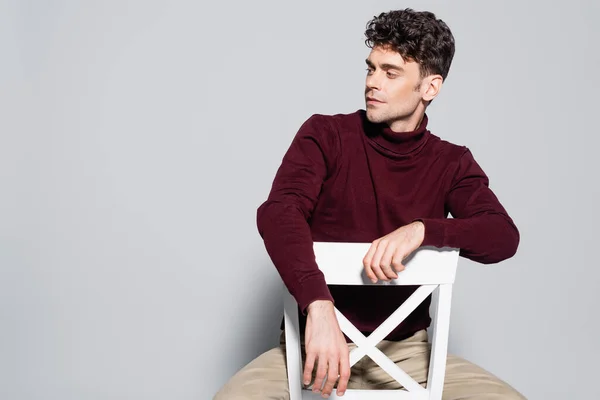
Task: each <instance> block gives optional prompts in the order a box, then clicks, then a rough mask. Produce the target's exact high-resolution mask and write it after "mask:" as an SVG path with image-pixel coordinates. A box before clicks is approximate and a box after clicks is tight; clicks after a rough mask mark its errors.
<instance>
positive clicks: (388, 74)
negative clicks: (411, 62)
mask: <svg viewBox="0 0 600 400" xmlns="http://www.w3.org/2000/svg"><path fill="white" fill-rule="evenodd" d="M387 76H388V78H392V79H394V78H397V77H398V75H396V74H392V73H391V72H388V73H387Z"/></svg>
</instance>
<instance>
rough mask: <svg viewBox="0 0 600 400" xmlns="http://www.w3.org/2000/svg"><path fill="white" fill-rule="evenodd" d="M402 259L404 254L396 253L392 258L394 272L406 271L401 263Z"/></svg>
mask: <svg viewBox="0 0 600 400" xmlns="http://www.w3.org/2000/svg"><path fill="white" fill-rule="evenodd" d="M404 258H405V257H404V254H403V253H402V252H400V251H396V253H395V254H394V257H393V258H392V268H394V270H395V271H397V272H401V271H404V270H405V269H406V267H405V266H404V264H403V263H402V261H404Z"/></svg>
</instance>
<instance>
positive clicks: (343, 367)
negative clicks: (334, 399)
mask: <svg viewBox="0 0 600 400" xmlns="http://www.w3.org/2000/svg"><path fill="white" fill-rule="evenodd" d="M339 372H340V379H339V381H338V386H337V391H336V394H337V395H338V396H342V395H343V394H344V392H345V391H346V388H347V387H348V380H349V379H350V355H349V354H348V353H345V354H343V355H342V356H341V357H340V371H339Z"/></svg>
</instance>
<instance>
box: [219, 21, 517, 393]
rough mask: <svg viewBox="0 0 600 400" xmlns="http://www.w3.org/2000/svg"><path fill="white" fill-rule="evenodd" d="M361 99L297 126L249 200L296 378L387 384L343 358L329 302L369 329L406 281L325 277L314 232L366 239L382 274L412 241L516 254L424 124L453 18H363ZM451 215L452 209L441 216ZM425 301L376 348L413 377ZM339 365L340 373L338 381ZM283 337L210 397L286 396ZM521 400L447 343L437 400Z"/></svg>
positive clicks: (327, 385)
mask: <svg viewBox="0 0 600 400" xmlns="http://www.w3.org/2000/svg"><path fill="white" fill-rule="evenodd" d="M365 34H366V37H367V39H366V44H367V46H368V47H370V48H371V52H370V54H369V56H368V58H367V60H366V63H367V77H366V87H365V100H366V107H365V108H366V110H358V111H356V112H354V113H352V114H337V115H331V116H326V115H318V114H315V115H313V116H311V117H310V118H309V119H308V120H307V121H306V122H305V123H304V124H303V125H302V126H301V128H300V130H299V131H298V133H297V135H296V136H295V138H294V140H293V142H292V144H291V146H290V148H289V150H288V151H287V153H286V154H285V156H284V158H283V161H282V163H281V166H280V168H279V170H278V172H277V174H276V176H275V180H274V182H273V187H272V190H271V192H270V194H269V197H268V199H267V201H266V202H265V203H264V204H262V205H261V206H260V208H259V209H258V216H257V222H258V229H259V232H260V234H261V236H262V238H263V239H264V242H265V246H266V249H267V251H268V253H269V255H270V257H271V259H272V261H273V263H274V264H275V267H276V268H277V270H278V271H279V273H280V275H281V277H282V279H283V282H284V283H285V285H286V286H287V288H288V289H289V291H290V293H291V294H292V295H293V296H294V297H295V299H296V301H297V302H298V305H299V309H300V311H301V317H302V319H301V329H303V330H304V338H303V339H304V346H303V359H304V383H305V384H308V383H310V382H313V387H314V388H315V389H313V390H316V391H318V388H321V386H322V385H324V386H323V389H322V391H321V395H322V397H324V398H327V397H328V396H329V395H330V394H331V392H332V390H333V389H334V386H335V387H336V388H337V390H336V393H337V394H338V395H343V393H344V391H345V390H346V389H347V388H361V389H367V388H369V389H377V388H381V389H394V388H398V387H399V384H398V383H397V382H396V381H395V380H393V379H392V378H391V377H389V376H388V375H387V373H385V372H384V371H383V370H381V368H380V367H379V366H378V365H377V364H375V363H374V362H373V361H372V360H370V359H369V358H368V357H364V358H363V359H362V360H361V361H359V362H358V363H357V364H356V365H355V366H353V367H352V369H351V370H350V368H349V356H348V353H349V350H350V349H352V348H353V347H354V346H355V345H354V344H353V343H348V342H349V339H348V338H347V337H345V335H344V334H343V333H342V332H341V330H340V328H339V325H338V322H337V319H336V316H335V313H334V307H333V306H334V302H335V305H336V306H337V307H338V309H339V310H340V311H341V312H342V313H343V314H344V315H346V316H347V318H348V319H349V320H350V321H351V322H352V323H353V324H354V325H355V326H356V327H357V328H358V329H359V330H360V331H362V332H363V333H365V334H369V333H370V332H372V331H373V330H374V329H375V328H376V327H377V326H378V325H379V324H380V323H381V322H382V321H384V320H385V319H386V318H387V317H388V316H389V315H390V314H391V313H392V312H393V311H394V310H395V309H396V308H397V307H398V306H399V305H400V304H401V303H402V302H403V301H404V300H406V299H407V298H408V297H409V296H410V294H411V293H412V292H413V291H414V290H415V288H414V287H399V286H395V287H382V286H360V287H356V286H331V287H328V286H327V285H326V283H325V280H324V277H323V274H322V273H321V272H320V270H319V269H318V267H317V265H316V263H315V257H314V252H313V247H312V246H313V242H314V241H323V242H372V245H371V248H370V250H369V251H368V253H367V254H366V255H365V257H364V260H363V263H364V267H365V270H366V274H367V276H368V277H369V278H371V280H372V281H373V282H376V281H377V280H385V281H389V280H390V279H391V278H396V277H397V272H400V271H402V269H403V268H404V267H403V265H402V262H403V260H404V259H405V258H406V257H407V256H408V255H410V254H411V253H412V252H413V251H414V250H416V249H417V248H419V247H420V246H425V245H430V246H436V247H445V246H448V247H454V248H460V254H461V255H462V256H463V257H466V258H469V259H471V260H475V261H478V262H481V263H497V262H500V261H502V260H505V259H507V258H509V257H511V256H513V255H514V254H515V252H516V250H517V247H518V244H519V232H518V230H517V228H516V226H515V224H514V223H513V221H512V219H511V218H510V216H509V215H508V214H507V212H506V210H505V209H504V208H503V206H502V205H501V204H500V202H499V201H498V199H497V197H496V196H495V195H494V193H493V192H492V191H491V190H490V189H489V187H488V178H487V176H486V175H485V173H484V172H483V171H482V169H481V168H480V167H479V165H478V164H477V162H476V161H475V160H474V158H473V155H472V154H471V152H470V151H469V150H468V149H467V148H466V147H464V146H458V145H454V144H452V143H449V142H447V141H444V140H441V139H440V138H439V137H437V136H435V135H433V134H432V133H431V132H429V131H428V130H427V121H428V117H427V115H426V114H425V110H426V108H427V106H428V104H429V103H430V102H431V101H432V100H433V99H434V98H435V97H436V96H437V94H438V93H439V91H440V89H441V87H442V84H443V82H444V80H445V79H446V76H447V74H448V70H449V68H450V64H451V61H452V58H453V56H454V38H453V36H452V33H451V32H450V29H449V28H448V26H447V25H446V24H445V23H444V22H443V21H441V20H439V19H436V17H435V15H434V14H432V13H430V12H415V11H413V10H411V9H406V10H401V11H390V12H389V13H382V14H380V15H379V16H377V17H375V18H374V19H373V20H371V21H370V22H369V24H368V26H367V30H366V33H365ZM449 213H451V214H452V216H453V218H451V219H448V218H447V216H448V214H449ZM429 304H430V299H428V301H426V302H424V303H423V304H422V305H421V306H419V307H418V308H417V309H416V310H415V311H413V313H412V314H411V316H410V317H409V318H407V319H406V320H405V321H404V322H403V323H402V324H401V325H400V326H399V327H398V328H397V329H396V330H394V331H393V332H392V333H390V335H389V336H388V337H386V340H384V341H383V342H381V343H380V344H379V345H378V347H379V348H380V349H381V350H382V351H383V352H384V353H385V354H386V355H388V356H389V357H390V358H392V360H393V361H394V362H396V363H397V364H398V365H399V366H400V367H401V368H402V369H403V370H405V371H406V372H407V373H409V374H410V375H411V376H412V377H413V378H414V379H416V380H417V381H418V382H420V383H425V382H426V380H427V369H428V360H429V350H430V349H429V347H428V344H427V332H426V328H427V327H428V326H429V324H430V322H431V319H430V317H429ZM338 376H339V380H338ZM287 390H288V384H287V377H286V369H285V345H284V337H283V334H282V340H281V346H280V347H277V348H275V349H272V350H270V351H268V352H266V353H264V354H262V355H261V356H259V357H258V358H256V359H255V360H254V361H252V362H251V363H250V364H248V365H247V366H246V367H244V368H243V369H242V370H240V371H239V372H238V373H237V374H236V375H235V376H234V377H232V378H231V379H230V381H229V382H227V384H226V385H225V386H224V387H223V388H222V389H221V390H220V391H219V393H217V395H216V397H215V398H216V399H227V400H236V399H287V398H289V394H288V391H287ZM467 397H468V398H469V399H492V398H498V399H500V398H502V399H522V398H523V396H522V395H520V394H519V393H518V392H516V391H515V390H514V389H513V388H511V387H510V386H509V385H508V384H506V383H505V382H503V381H501V380H500V379H498V378H497V377H495V376H493V375H492V374H490V373H489V372H487V371H485V370H483V369H481V368H479V367H478V366H476V365H474V364H472V363H470V362H468V361H466V360H464V359H461V358H459V357H456V356H452V355H449V356H448V362H447V371H446V379H445V385H444V399H463V398H467Z"/></svg>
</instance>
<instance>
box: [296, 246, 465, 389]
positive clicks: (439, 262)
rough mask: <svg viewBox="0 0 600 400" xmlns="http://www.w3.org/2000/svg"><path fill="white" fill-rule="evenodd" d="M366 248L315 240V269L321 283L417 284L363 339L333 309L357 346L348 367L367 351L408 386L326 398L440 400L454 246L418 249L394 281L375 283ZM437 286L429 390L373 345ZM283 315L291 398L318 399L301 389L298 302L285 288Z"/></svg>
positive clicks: (453, 263) (446, 345)
mask: <svg viewBox="0 0 600 400" xmlns="http://www.w3.org/2000/svg"><path fill="white" fill-rule="evenodd" d="M370 246H371V244H370V243H324V242H315V243H314V250H315V256H316V261H317V264H318V266H319V269H320V270H321V271H322V272H323V274H324V275H325V281H326V282H327V283H328V284H336V285H382V284H388V285H418V286H420V287H419V288H418V289H417V290H416V291H415V292H414V293H413V294H412V295H411V296H410V297H409V298H408V299H407V300H406V301H405V302H404V303H403V304H402V305H401V306H400V307H399V308H398V309H397V310H396V311H395V312H394V313H392V315H390V317H389V318H387V319H386V320H385V321H384V322H383V323H382V324H381V325H380V326H379V327H378V328H377V329H376V330H375V331H374V332H372V333H371V334H370V335H369V336H368V337H365V336H364V335H363V334H362V333H361V332H360V331H359V330H358V329H357V328H356V327H355V326H354V325H353V324H352V323H351V322H350V321H348V319H347V318H346V317H345V316H344V315H343V314H342V313H340V312H339V311H338V309H337V308H336V309H335V313H336V316H337V319H338V322H339V324H340V328H341V330H342V332H344V333H345V334H346V335H347V336H348V337H349V338H350V339H351V340H352V341H353V342H354V343H355V344H356V345H357V347H356V348H355V349H353V350H352V351H351V352H350V367H352V366H353V365H354V364H356V363H357V362H358V361H359V360H360V359H361V358H362V357H364V356H365V355H368V356H369V357H371V359H373V361H375V362H376V363H377V364H378V365H379V366H380V367H381V368H382V369H383V370H384V371H386V372H387V373H388V374H389V375H390V376H391V377H393V378H394V379H396V380H397V381H398V382H399V383H400V384H401V385H402V386H403V387H404V388H405V389H406V390H401V389H399V390H356V389H354V390H353V389H347V390H346V392H345V393H344V395H343V396H341V397H338V396H337V395H336V393H335V389H334V390H333V391H332V393H331V395H330V397H329V398H330V399H344V400H355V399H368V400H379V399H422V400H425V399H427V400H433V399H436V400H440V399H441V398H442V389H443V386H444V374H445V371H446V354H447V347H448V330H449V324H450V301H451V298H452V284H453V283H454V278H455V276H456V266H457V264H458V256H459V253H458V249H437V248H433V247H432V248H425V247H422V248H419V249H418V250H417V251H415V252H414V253H413V254H412V255H411V256H410V257H409V258H408V259H407V260H405V261H404V265H405V267H406V269H405V270H404V271H402V272H400V273H398V278H397V279H393V280H392V281H391V282H381V281H378V283H375V284H374V283H372V282H371V281H370V280H369V279H368V278H367V277H366V274H365V272H364V267H363V264H362V260H363V258H364V256H365V255H366V254H367V251H368V250H369V247H370ZM436 289H438V293H437V299H436V298H435V296H434V299H433V300H434V301H433V302H432V303H433V305H434V309H435V311H434V316H433V318H432V326H433V335H432V336H433V339H432V348H431V358H430V363H429V372H428V378H427V388H423V387H422V386H421V385H420V384H419V383H417V382H416V381H415V380H414V379H412V378H411V377H410V376H409V375H408V374H407V373H406V372H404V371H403V370H402V369H401V368H400V367H398V366H397V365H396V364H394V362H392V360H390V359H389V358H388V357H387V356H386V355H385V354H384V353H382V352H381V351H380V350H379V349H378V348H377V347H375V346H376V344H377V343H379V342H380V341H382V340H383V339H384V338H385V337H386V336H387V335H388V334H389V333H390V332H391V331H392V330H393V329H394V328H396V327H397V326H398V325H399V324H400V323H401V322H402V321H403V320H404V319H405V318H406V317H407V316H408V315H409V314H410V313H411V312H412V311H413V310H414V309H415V308H416V307H417V306H418V305H419V304H421V302H423V300H425V299H426V298H427V296H429V295H430V294H432V293H433V292H434V290H436ZM284 319H285V341H286V349H287V351H286V358H287V372H288V382H289V390H290V400H306V399H322V397H321V394H320V393H313V392H312V391H311V390H310V389H303V388H302V373H303V367H304V366H303V365H302V357H301V347H300V345H301V343H300V329H299V322H298V306H297V303H296V301H295V299H294V298H293V297H292V296H291V295H290V293H289V292H288V291H287V290H284Z"/></svg>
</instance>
